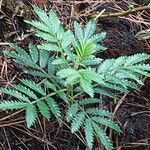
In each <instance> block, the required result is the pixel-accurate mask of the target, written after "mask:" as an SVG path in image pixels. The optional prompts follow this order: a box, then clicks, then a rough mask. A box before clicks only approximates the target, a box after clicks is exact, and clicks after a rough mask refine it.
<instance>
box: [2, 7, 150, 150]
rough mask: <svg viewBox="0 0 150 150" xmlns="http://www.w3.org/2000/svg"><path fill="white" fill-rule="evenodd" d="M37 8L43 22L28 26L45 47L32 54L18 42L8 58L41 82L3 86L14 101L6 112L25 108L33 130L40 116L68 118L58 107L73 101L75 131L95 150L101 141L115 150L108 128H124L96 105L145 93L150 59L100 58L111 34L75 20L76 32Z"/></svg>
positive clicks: (71, 114)
mask: <svg viewBox="0 0 150 150" xmlns="http://www.w3.org/2000/svg"><path fill="white" fill-rule="evenodd" d="M33 10H34V12H35V13H36V15H37V18H38V19H36V20H30V21H29V20H26V21H25V22H26V23H28V24H30V25H31V26H32V27H34V28H35V35H36V36H37V37H39V38H41V39H42V41H43V42H42V44H39V45H34V44H32V43H30V44H29V46H28V50H24V49H22V48H21V47H19V46H18V45H16V44H13V45H11V47H12V49H13V50H11V51H5V55H6V56H9V57H11V58H12V59H13V61H14V62H16V63H17V64H20V65H23V66H24V68H25V69H24V70H23V71H24V73H27V74H30V75H31V76H33V77H34V79H36V80H34V81H32V80H28V79H21V80H20V84H17V85H12V86H11V87H9V88H6V89H5V88H0V91H1V92H3V93H5V94H8V95H10V96H11V100H10V101H7V100H4V101H1V102H0V109H2V110H7V109H10V110H13V109H24V110H25V111H26V117H25V118H26V122H27V126H28V127H31V126H32V125H33V124H34V123H35V122H36V119H37V117H38V115H39V114H40V115H42V116H44V117H45V118H47V119H48V120H50V118H51V116H52V115H53V116H54V117H55V118H56V119H57V120H58V121H60V120H61V119H64V118H62V117H63V115H62V114H61V111H60V110H61V109H60V107H59V103H58V102H60V101H63V102H65V103H67V105H66V107H67V108H66V117H65V119H66V121H68V122H70V123H71V127H70V128H71V132H72V133H75V132H77V131H79V130H80V129H83V130H84V133H85V139H86V142H87V146H88V147H89V149H92V148H93V142H94V138H95V137H96V138H97V139H99V140H100V141H101V143H102V144H104V146H105V148H106V150H112V144H111V142H110V140H109V138H108V137H107V135H106V133H105V132H104V131H103V126H108V127H110V128H112V129H114V130H116V131H117V132H120V128H119V127H118V125H116V124H115V123H114V122H113V121H111V119H110V118H111V116H112V114H111V113H110V112H108V111H106V110H105V109H103V108H101V109H100V108H98V107H96V106H98V103H102V102H103V100H100V99H97V98H95V95H97V94H100V95H105V96H108V97H110V98H112V99H114V98H117V96H116V95H117V93H118V92H122V93H123V92H126V93H127V92H128V91H129V89H136V90H139V88H138V85H139V84H140V85H143V82H142V80H141V75H142V76H147V77H150V65H149V64H145V63H144V61H145V60H148V59H150V55H149V54H146V53H141V54H135V55H132V56H121V57H119V58H116V59H106V60H104V59H101V58H97V57H96V53H97V52H101V51H103V50H105V49H106V48H105V47H104V46H102V44H101V42H102V40H103V39H104V38H105V36H106V33H105V32H102V33H97V34H96V33H95V28H96V21H95V20H90V21H89V22H87V24H86V25H85V26H84V27H81V25H80V24H79V23H78V22H77V21H75V22H74V31H73V32H72V31H71V30H66V29H64V28H63V25H62V24H61V22H60V20H59V18H58V16H57V14H56V12H55V11H53V10H50V11H49V12H47V13H46V12H45V11H44V10H42V9H41V8H38V7H37V6H33ZM35 81H36V82H35ZM82 97H86V98H84V99H82Z"/></svg>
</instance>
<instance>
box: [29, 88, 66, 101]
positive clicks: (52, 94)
mask: <svg viewBox="0 0 150 150" xmlns="http://www.w3.org/2000/svg"><path fill="white" fill-rule="evenodd" d="M64 91H67V89H61V90H58V91H56V92H52V93H50V94H48V95H46V96H44V97H42V98H40V99H38V100H35V101H33V102H32V103H31V104H35V103H37V102H38V101H41V100H44V99H45V98H46V97H50V96H54V95H56V94H57V93H60V92H64Z"/></svg>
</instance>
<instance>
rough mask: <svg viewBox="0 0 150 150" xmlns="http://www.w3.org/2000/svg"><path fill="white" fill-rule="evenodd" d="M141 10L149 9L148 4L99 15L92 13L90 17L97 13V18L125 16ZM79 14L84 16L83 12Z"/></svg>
mask: <svg viewBox="0 0 150 150" xmlns="http://www.w3.org/2000/svg"><path fill="white" fill-rule="evenodd" d="M143 10H150V6H142V7H136V8H132V9H128V10H125V11H120V12H116V13H108V12H106V13H103V14H101V15H99V14H93V15H92V17H97V16H98V15H99V18H109V17H119V16H126V15H129V14H131V13H133V12H138V11H143ZM80 16H85V14H81V15H80Z"/></svg>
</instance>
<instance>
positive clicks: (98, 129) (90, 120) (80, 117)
mask: <svg viewBox="0 0 150 150" xmlns="http://www.w3.org/2000/svg"><path fill="white" fill-rule="evenodd" d="M96 103H100V100H98V99H93V98H88V99H83V100H80V101H79V102H76V103H74V104H72V105H71V106H70V108H69V110H68V112H67V114H66V118H67V120H68V121H70V122H71V132H72V133H74V132H76V131H78V130H79V129H80V128H81V126H82V127H83V128H84V133H85V137H86V141H87V145H88V147H89V149H92V147H93V141H94V135H96V136H97V137H98V138H99V139H100V140H101V142H102V144H104V145H105V146H106V149H112V144H111V142H110V140H109V138H108V137H107V136H106V134H105V132H104V131H103V129H102V126H101V125H105V126H108V127H110V128H112V129H114V130H116V131H117V132H120V128H119V126H118V125H117V124H115V123H114V122H113V121H111V120H110V117H111V116H112V114H111V113H110V112H108V111H106V110H104V109H98V108H95V107H93V108H91V107H90V108H89V107H88V105H89V104H96ZM83 106H84V107H83Z"/></svg>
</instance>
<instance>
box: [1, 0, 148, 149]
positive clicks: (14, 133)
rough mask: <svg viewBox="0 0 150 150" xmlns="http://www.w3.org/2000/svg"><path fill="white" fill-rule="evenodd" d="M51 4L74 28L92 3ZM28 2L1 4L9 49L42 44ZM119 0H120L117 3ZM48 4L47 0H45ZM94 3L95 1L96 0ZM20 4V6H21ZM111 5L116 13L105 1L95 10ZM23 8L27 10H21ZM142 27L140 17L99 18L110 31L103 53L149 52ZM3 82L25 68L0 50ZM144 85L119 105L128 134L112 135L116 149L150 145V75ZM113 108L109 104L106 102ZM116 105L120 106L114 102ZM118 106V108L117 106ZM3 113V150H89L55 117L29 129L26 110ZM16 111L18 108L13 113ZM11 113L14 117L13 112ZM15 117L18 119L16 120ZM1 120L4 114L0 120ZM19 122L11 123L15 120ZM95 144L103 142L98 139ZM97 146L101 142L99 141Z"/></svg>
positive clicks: (13, 79)
mask: <svg viewBox="0 0 150 150" xmlns="http://www.w3.org/2000/svg"><path fill="white" fill-rule="evenodd" d="M45 3H46V4H47V6H46V8H49V7H50V8H54V9H55V10H56V11H57V12H58V14H59V16H60V18H61V20H62V21H63V22H64V24H65V25H66V26H67V27H69V28H72V21H73V20H74V19H77V20H80V21H82V22H84V21H83V20H86V19H87V18H88V17H87V18H86V17H80V16H79V14H80V12H84V10H85V9H86V8H89V7H90V4H89V3H88V2H85V3H84V2H81V3H80V1H77V2H76V3H74V4H73V5H72V4H70V3H68V2H65V1H62V3H57V2H56V3H53V2H48V1H47V2H45ZM29 4H30V3H29V1H25V2H24V3H23V5H22V2H21V3H18V2H16V1H11V3H10V2H9V3H8V1H6V3H3V5H2V11H1V12H0V18H1V19H0V42H3V43H5V44H6V45H5V44H4V45H3V46H2V48H3V50H4V49H9V46H8V45H7V42H17V43H18V44H20V45H21V47H23V48H26V47H27V45H28V44H29V42H31V41H32V42H34V43H38V42H39V39H38V38H35V37H34V36H33V35H32V34H31V32H30V31H29V30H30V27H29V26H28V25H26V24H25V23H24V22H23V20H24V19H30V18H34V15H33V13H32V11H31V7H30V6H29ZM116 4H117V2H116ZM42 6H43V4H42ZM91 6H93V7H94V4H93V3H91ZM118 6H120V7H122V8H127V6H126V3H123V4H122V3H119V5H118ZM17 8H19V9H17ZM103 8H106V10H107V11H109V12H116V11H117V10H115V9H117V7H116V5H114V4H112V3H111V4H110V3H109V4H103V5H102V4H100V5H99V6H98V7H96V9H94V10H93V11H91V12H94V11H101V10H103ZM21 10H22V11H23V12H24V13H23V14H21ZM140 29H141V26H139V24H137V23H136V22H131V21H129V20H127V19H125V18H109V19H103V20H101V19H99V20H98V28H97V30H98V31H105V32H107V36H106V39H105V40H104V45H105V46H106V47H107V48H108V50H107V51H105V52H103V53H100V54H98V55H99V56H100V57H103V58H112V57H118V56H122V55H131V54H135V53H139V52H148V53H150V48H149V43H148V42H149V41H139V40H138V39H137V38H135V34H136V33H137V32H138V31H140ZM0 70H1V72H2V73H1V75H0V86H2V87H5V86H8V85H9V84H8V83H9V82H10V81H11V83H13V82H17V77H20V76H21V72H22V70H23V68H22V67H21V66H18V65H16V64H15V63H13V62H12V61H11V60H10V59H8V58H5V57H4V56H3V55H2V52H0ZM145 84H146V85H145V86H144V87H142V88H141V90H142V91H141V92H139V93H137V92H135V91H133V92H131V93H130V94H129V95H128V96H127V97H126V98H125V99H124V101H123V103H122V104H121V105H120V107H119V109H118V111H117V113H116V115H117V119H118V122H119V123H120V125H121V127H122V129H123V133H122V134H121V135H120V136H117V135H115V136H113V141H114V145H116V150H149V149H150V147H149V145H150V110H149V109H150V107H149V106H150V101H149V98H150V95H149V93H150V89H149V87H150V80H149V79H146V80H145ZM107 107H108V108H109V106H108V105H107ZM114 107H115V106H114ZM112 111H113V110H112ZM5 113H6V114H3V112H0V114H1V115H2V116H8V118H6V119H5V120H3V121H0V125H1V127H2V128H0V135H1V137H0V150H6V149H12V150H19V149H23V150H24V149H30V150H44V149H45V150H48V149H54V150H55V149H56V150H77V149H79V150H85V149H86V148H85V146H84V145H83V144H82V142H81V141H80V140H79V139H78V138H77V137H76V136H75V135H72V134H71V133H70V131H69V129H68V128H66V126H64V125H62V126H60V125H58V123H56V122H55V121H54V120H51V121H50V122H48V121H46V120H44V119H42V118H41V122H40V121H39V122H38V123H37V126H36V130H34V129H33V130H29V129H26V127H25V123H24V122H23V118H22V117H21V116H22V115H21V113H18V115H17V117H16V116H11V115H10V112H5ZM11 113H13V112H11ZM9 115H10V116H9ZM16 118H17V119H18V120H16ZM0 120H1V119H0ZM12 122H14V125H13V126H12V125H11V123H12ZM95 145H98V144H97V143H96V144H95ZM96 148H97V149H98V148H99V147H98V146H97V147H96V146H95V150H96Z"/></svg>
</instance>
